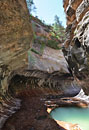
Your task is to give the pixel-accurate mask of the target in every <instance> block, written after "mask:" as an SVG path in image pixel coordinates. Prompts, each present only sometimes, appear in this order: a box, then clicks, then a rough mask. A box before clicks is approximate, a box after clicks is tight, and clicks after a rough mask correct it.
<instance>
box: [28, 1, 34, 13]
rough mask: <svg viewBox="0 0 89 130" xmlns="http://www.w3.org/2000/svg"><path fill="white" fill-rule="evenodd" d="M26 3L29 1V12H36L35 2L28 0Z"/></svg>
mask: <svg viewBox="0 0 89 130" xmlns="http://www.w3.org/2000/svg"><path fill="white" fill-rule="evenodd" d="M26 1H27V7H28V9H29V12H30V14H31V11H35V10H36V7H35V4H34V2H33V0H26Z"/></svg>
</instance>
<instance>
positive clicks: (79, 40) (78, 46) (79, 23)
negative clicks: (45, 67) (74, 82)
mask: <svg viewBox="0 0 89 130" xmlns="http://www.w3.org/2000/svg"><path fill="white" fill-rule="evenodd" d="M63 2H64V5H63V6H64V10H65V13H66V18H67V29H66V32H67V33H66V34H67V38H66V41H65V44H64V48H63V51H64V55H65V57H66V59H67V61H68V63H69V66H70V68H71V69H72V70H73V71H75V73H76V72H78V71H81V70H83V69H84V68H89V61H88V59H89V0H63ZM69 55H70V56H69Z"/></svg>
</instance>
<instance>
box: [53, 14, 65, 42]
mask: <svg viewBox="0 0 89 130" xmlns="http://www.w3.org/2000/svg"><path fill="white" fill-rule="evenodd" d="M54 20H55V22H54V24H53V25H52V31H51V34H52V36H53V37H55V38H57V39H58V40H59V41H61V42H64V40H65V28H64V27H63V26H62V22H61V21H60V20H59V17H58V16H57V15H56V16H55V17H54Z"/></svg>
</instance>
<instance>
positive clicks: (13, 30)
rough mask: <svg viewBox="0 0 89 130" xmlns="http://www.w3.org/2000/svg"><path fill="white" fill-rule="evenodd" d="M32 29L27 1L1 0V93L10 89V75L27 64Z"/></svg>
mask: <svg viewBox="0 0 89 130" xmlns="http://www.w3.org/2000/svg"><path fill="white" fill-rule="evenodd" d="M31 41H32V28H31V24H30V21H29V13H28V10H27V6H26V1H25V0H4V1H3V0H0V91H1V92H2V93H4V92H5V91H6V90H7V89H8V77H9V75H10V73H11V72H12V71H13V70H15V69H17V68H19V67H22V66H24V65H25V64H26V60H27V58H26V57H27V55H26V52H27V50H28V49H29V47H30V43H31Z"/></svg>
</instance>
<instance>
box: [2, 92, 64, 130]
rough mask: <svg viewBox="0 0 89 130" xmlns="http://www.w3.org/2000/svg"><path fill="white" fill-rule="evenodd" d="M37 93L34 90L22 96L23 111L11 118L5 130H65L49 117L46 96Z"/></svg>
mask: <svg viewBox="0 0 89 130" xmlns="http://www.w3.org/2000/svg"><path fill="white" fill-rule="evenodd" d="M35 93H36V91H35V90H34V91H31V92H30V93H29V92H27V93H26V92H25V93H24V92H23V93H22V94H21V95H20V96H21V99H22V100H23V102H22V106H21V109H20V111H18V112H17V113H16V114H14V115H13V116H12V117H11V118H9V120H8V121H7V122H6V124H5V125H4V127H3V130H11V129H13V130H52V129H55V130H58V129H59V130H64V129H63V128H62V127H61V126H59V125H57V124H56V122H54V120H53V119H51V118H50V117H49V115H48V113H47V111H46V106H45V105H44V99H45V96H36V95H34V94H35ZM34 96H35V97H34Z"/></svg>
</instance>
